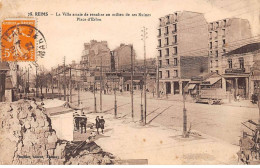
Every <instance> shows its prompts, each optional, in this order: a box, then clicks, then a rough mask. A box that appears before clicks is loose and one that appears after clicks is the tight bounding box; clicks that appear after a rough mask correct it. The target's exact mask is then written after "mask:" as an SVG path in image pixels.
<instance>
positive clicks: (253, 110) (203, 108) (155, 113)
mask: <svg viewBox="0 0 260 168" xmlns="http://www.w3.org/2000/svg"><path fill="white" fill-rule="evenodd" d="M99 96H100V94H99V92H97V93H96V101H97V111H98V112H99V111H100V97H99ZM174 96H175V95H174ZM77 97H78V96H77V94H76V93H75V94H73V102H74V103H75V104H77ZM148 97H149V96H148ZM150 97H152V95H150ZM80 99H81V101H82V102H83V107H89V108H90V111H93V110H94V96H93V94H92V93H90V92H81V93H80ZM102 99H103V101H102V102H103V105H102V106H103V107H102V109H103V110H102V111H103V112H104V113H110V114H114V95H112V94H111V95H104V94H102ZM140 102H141V98H140V94H137V93H136V94H135V95H134V121H140V119H141V113H140ZM117 105H118V109H117V113H118V114H117V116H118V118H124V119H125V120H130V119H131V97H130V94H128V93H123V95H120V93H117ZM186 109H187V115H188V129H189V128H190V125H191V132H192V131H195V132H201V133H203V134H207V135H209V136H212V137H215V138H218V139H221V140H224V141H226V142H228V143H230V144H235V145H238V141H239V138H240V136H241V135H242V130H243V129H245V128H244V127H242V125H241V122H244V121H246V120H249V119H252V120H257V117H258V108H257V106H256V105H255V106H253V107H239V106H231V105H225V104H223V105H208V104H199V103H189V102H186ZM182 110H183V102H182V101H179V100H175V101H173V100H166V99H161V100H157V99H156V98H154V99H152V98H149V99H148V100H147V123H148V124H150V123H158V124H160V125H162V126H165V127H167V128H174V129H175V128H179V129H182V125H183V120H182V115H183V114H182V113H183V111H182ZM98 115H101V114H98Z"/></svg>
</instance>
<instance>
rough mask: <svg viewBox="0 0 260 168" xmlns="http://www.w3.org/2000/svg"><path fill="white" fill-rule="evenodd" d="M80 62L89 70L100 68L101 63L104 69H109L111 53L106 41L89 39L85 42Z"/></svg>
mask: <svg viewBox="0 0 260 168" xmlns="http://www.w3.org/2000/svg"><path fill="white" fill-rule="evenodd" d="M80 64H81V65H83V68H86V69H90V70H94V69H100V67H101V65H102V68H103V70H104V71H110V70H111V54H110V49H109V48H108V44H107V42H106V41H100V42H98V41H96V40H91V41H90V43H85V44H84V50H83V52H82V57H81V62H80Z"/></svg>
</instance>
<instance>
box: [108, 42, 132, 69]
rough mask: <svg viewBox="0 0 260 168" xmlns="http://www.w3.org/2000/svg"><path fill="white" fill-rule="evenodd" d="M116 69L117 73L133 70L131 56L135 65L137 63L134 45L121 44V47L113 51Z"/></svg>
mask: <svg viewBox="0 0 260 168" xmlns="http://www.w3.org/2000/svg"><path fill="white" fill-rule="evenodd" d="M112 52H113V54H112V55H113V58H112V59H114V61H113V63H112V64H114V68H115V70H116V71H124V70H128V69H131V55H132V58H133V63H134V62H135V52H134V50H133V47H132V45H125V44H120V46H119V47H117V48H116V49H114V50H113V51H112Z"/></svg>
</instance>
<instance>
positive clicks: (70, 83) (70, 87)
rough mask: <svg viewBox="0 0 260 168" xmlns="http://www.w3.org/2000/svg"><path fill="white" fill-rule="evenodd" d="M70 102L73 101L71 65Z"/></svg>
mask: <svg viewBox="0 0 260 168" xmlns="http://www.w3.org/2000/svg"><path fill="white" fill-rule="evenodd" d="M70 103H72V82H71V67H70Z"/></svg>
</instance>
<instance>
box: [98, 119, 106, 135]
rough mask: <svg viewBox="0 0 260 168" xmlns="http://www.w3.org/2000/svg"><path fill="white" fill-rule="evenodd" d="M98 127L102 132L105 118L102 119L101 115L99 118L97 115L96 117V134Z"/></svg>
mask: <svg viewBox="0 0 260 168" xmlns="http://www.w3.org/2000/svg"><path fill="white" fill-rule="evenodd" d="M99 128H100V129H101V133H102V134H104V129H105V120H104V118H103V116H101V118H99V116H97V117H96V129H97V134H99Z"/></svg>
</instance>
